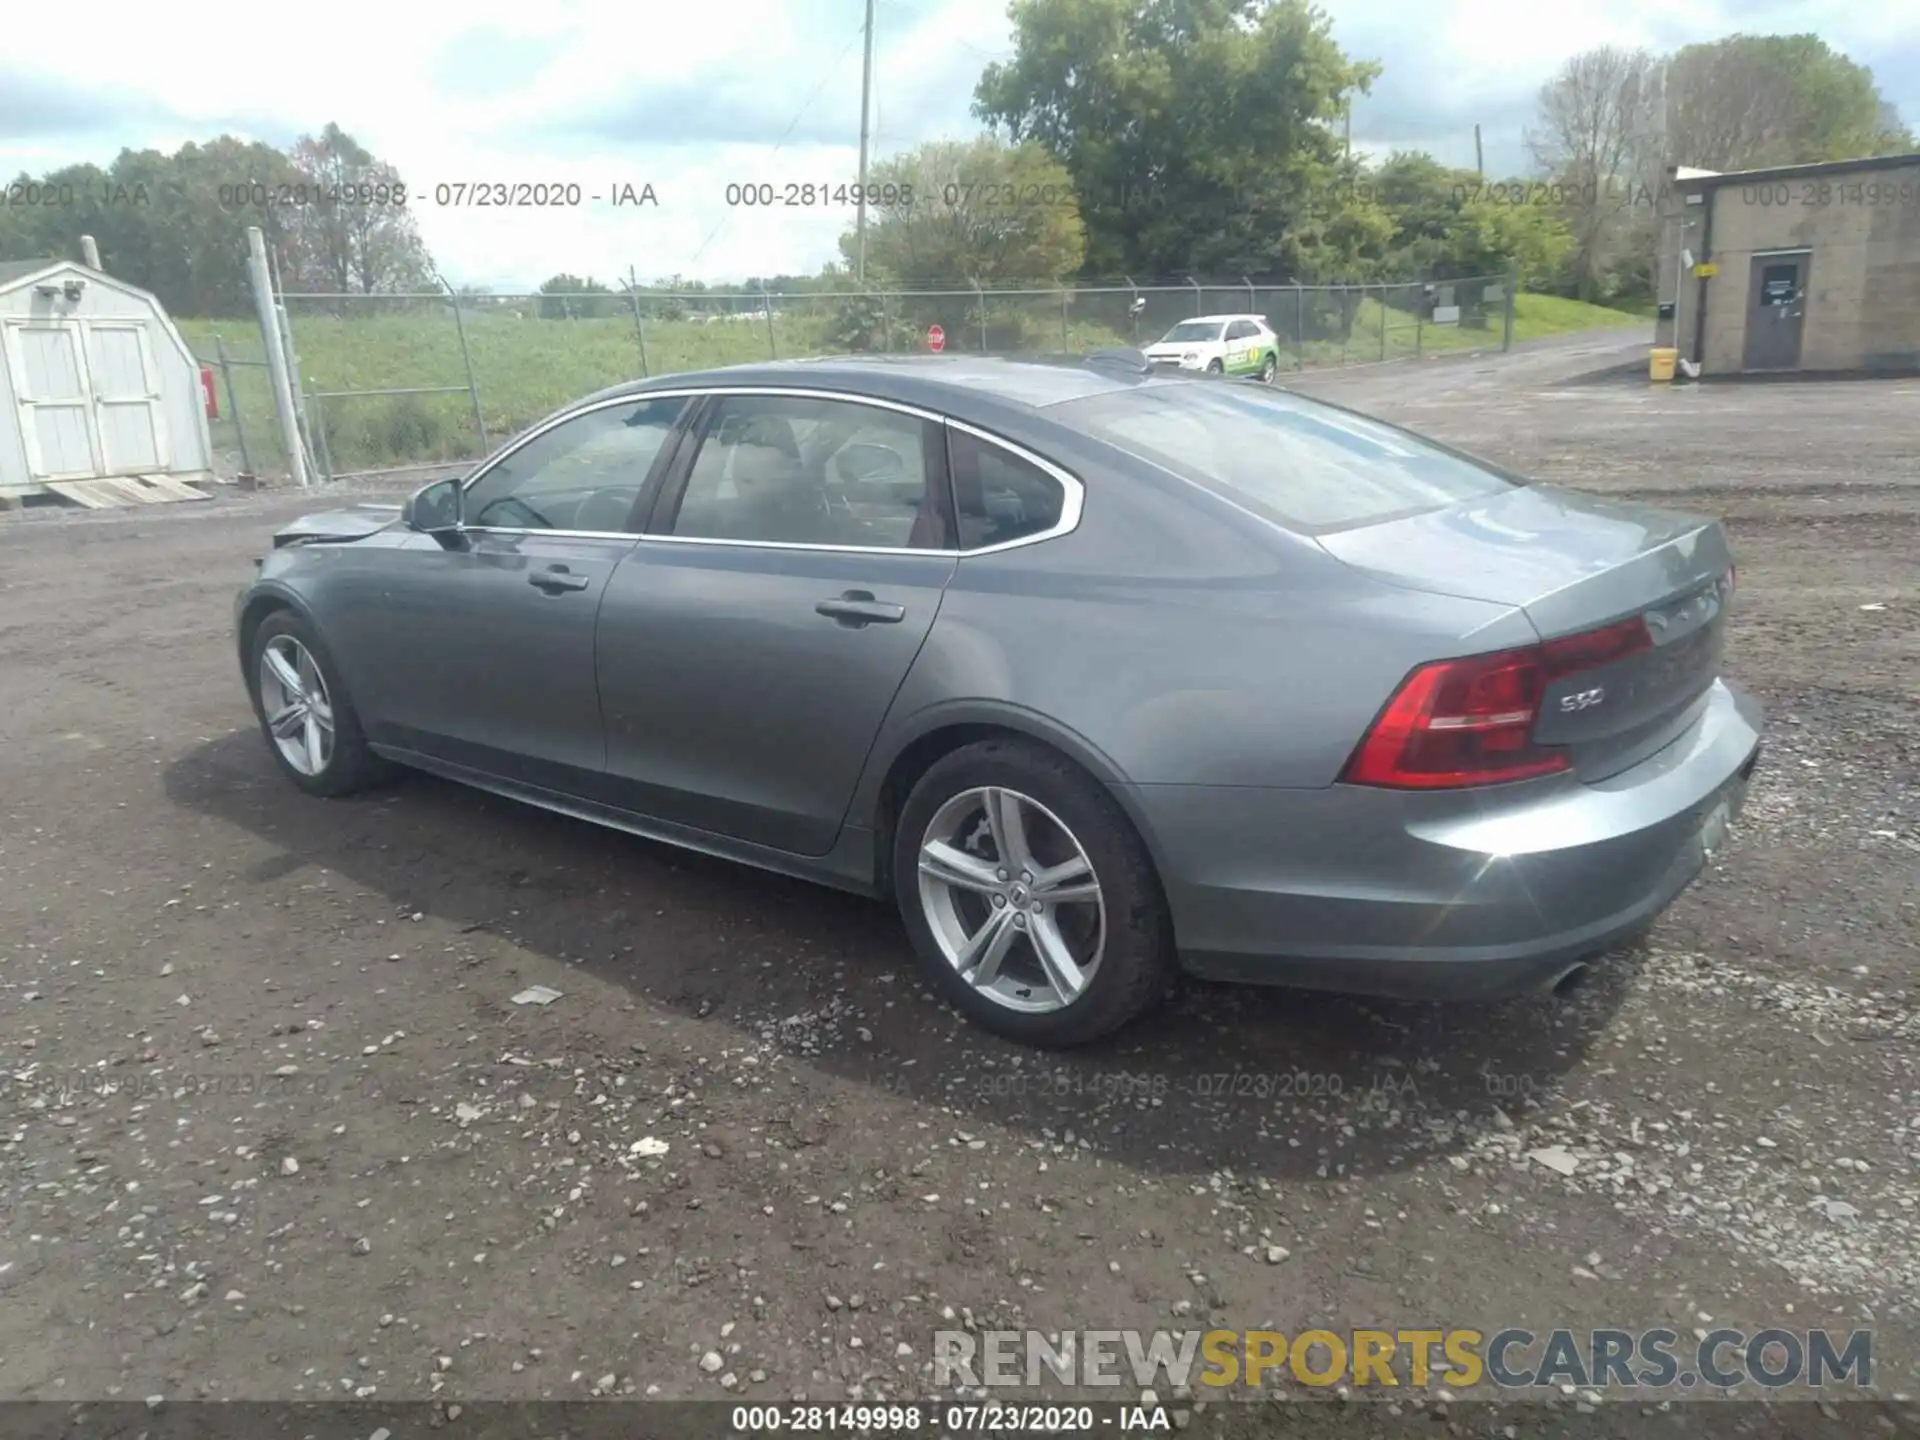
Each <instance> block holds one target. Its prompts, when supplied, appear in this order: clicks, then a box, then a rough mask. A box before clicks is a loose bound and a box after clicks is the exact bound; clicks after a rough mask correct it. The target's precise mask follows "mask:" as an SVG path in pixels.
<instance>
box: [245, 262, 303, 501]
mask: <svg viewBox="0 0 1920 1440" xmlns="http://www.w3.org/2000/svg"><path fill="white" fill-rule="evenodd" d="M247 270H248V272H249V273H250V274H251V275H252V277H253V303H254V308H255V309H257V310H258V311H259V312H260V338H261V339H262V340H263V341H264V342H265V344H266V348H267V373H268V375H269V377H270V378H271V379H272V382H273V408H274V411H275V413H276V414H277V415H278V416H279V419H280V443H281V445H282V446H284V447H285V449H286V453H287V472H288V474H290V475H291V476H292V477H293V483H294V484H295V485H297V486H299V487H300V488H301V489H302V490H304V489H306V488H307V465H306V456H305V453H304V452H303V451H302V449H301V445H300V422H299V420H298V419H297V418H296V417H295V415H294V410H293V385H292V382H291V381H290V380H289V378H288V375H287V351H286V345H285V343H284V342H283V341H282V340H281V338H280V310H279V306H278V305H276V304H275V303H274V298H273V281H272V280H271V279H270V278H269V277H268V273H267V241H266V237H265V236H264V235H262V234H261V233H260V227H259V226H258V225H249V226H248V227H247Z"/></svg>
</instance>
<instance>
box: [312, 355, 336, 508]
mask: <svg viewBox="0 0 1920 1440" xmlns="http://www.w3.org/2000/svg"><path fill="white" fill-rule="evenodd" d="M307 383H308V384H309V385H313V420H312V425H311V428H312V431H313V437H314V443H315V446H316V448H317V449H318V450H319V452H320V453H319V456H318V457H317V458H318V459H319V461H320V473H321V476H322V478H324V479H325V480H326V482H327V483H328V484H329V485H331V484H332V483H333V446H332V445H331V444H329V443H328V441H327V407H326V402H325V400H324V399H323V398H322V397H321V393H320V387H319V386H318V385H314V382H313V377H312V376H311V375H309V376H308V377H307Z"/></svg>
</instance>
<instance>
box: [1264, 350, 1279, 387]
mask: <svg viewBox="0 0 1920 1440" xmlns="http://www.w3.org/2000/svg"><path fill="white" fill-rule="evenodd" d="M1279 369H1280V362H1279V361H1278V360H1276V359H1275V358H1274V355H1273V352H1272V351H1271V350H1269V351H1268V352H1267V358H1266V359H1264V360H1262V361H1261V362H1260V383H1261V384H1262V385H1271V384H1272V383H1273V377H1274V375H1275V374H1276V373H1278V371H1279Z"/></svg>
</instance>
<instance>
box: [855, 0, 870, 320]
mask: <svg viewBox="0 0 1920 1440" xmlns="http://www.w3.org/2000/svg"><path fill="white" fill-rule="evenodd" d="M872 107H873V0H867V24H866V54H865V56H864V57H863V58H862V60H861V62H860V196H859V201H858V204H859V207H860V208H859V212H858V214H857V216H856V218H855V220H854V227H853V228H854V278H855V279H857V280H858V281H859V282H860V283H861V284H862V285H864V284H866V283H867V127H868V117H869V115H870V114H871V113H872Z"/></svg>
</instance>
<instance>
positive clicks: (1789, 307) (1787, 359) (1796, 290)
mask: <svg viewBox="0 0 1920 1440" xmlns="http://www.w3.org/2000/svg"><path fill="white" fill-rule="evenodd" d="M1811 258H1812V257H1811V256H1810V255H1807V254H1804V253H1803V254H1798V255H1781V254H1775V255H1756V256H1754V257H1753V272H1752V278H1751V280H1750V281H1749V287H1750V288H1749V293H1748V300H1747V352H1746V356H1745V360H1746V368H1747V369H1749V370H1793V369H1796V368H1798V366H1799V364H1800V335H1801V332H1802V330H1803V329H1804V328H1805V326H1806V323H1807V320H1806V316H1807V298H1806V297H1807V262H1808V261H1809V260H1810V259H1811Z"/></svg>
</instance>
